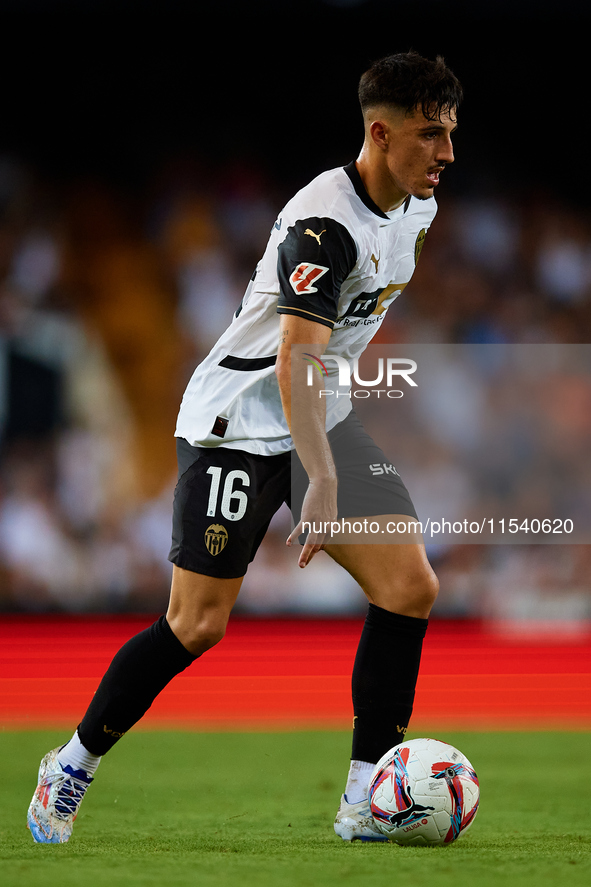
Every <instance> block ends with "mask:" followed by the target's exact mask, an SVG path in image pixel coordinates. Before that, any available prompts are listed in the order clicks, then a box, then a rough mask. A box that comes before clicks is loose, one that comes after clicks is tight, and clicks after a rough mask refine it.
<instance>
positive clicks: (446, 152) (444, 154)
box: [436, 136, 455, 163]
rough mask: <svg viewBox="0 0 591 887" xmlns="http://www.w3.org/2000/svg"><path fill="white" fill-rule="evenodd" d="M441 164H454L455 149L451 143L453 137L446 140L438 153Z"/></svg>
mask: <svg viewBox="0 0 591 887" xmlns="http://www.w3.org/2000/svg"><path fill="white" fill-rule="evenodd" d="M436 159H437V160H438V161H439V162H440V163H453V162H454V159H455V158H454V149H453V145H452V141H451V137H450V136H448V137H447V138H446V139H444V140H443V141H442V142H441V143H440V145H439V150H438V151H437V158H436Z"/></svg>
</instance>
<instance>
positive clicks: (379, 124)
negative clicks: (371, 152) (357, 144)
mask: <svg viewBox="0 0 591 887" xmlns="http://www.w3.org/2000/svg"><path fill="white" fill-rule="evenodd" d="M369 135H370V137H371V140H372V142H373V143H374V145H376V147H377V148H379V149H380V151H387V150H388V142H389V126H388V124H387V123H385V122H384V121H383V120H374V121H373V122H372V123H371V124H370V126H369Z"/></svg>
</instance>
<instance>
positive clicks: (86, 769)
mask: <svg viewBox="0 0 591 887" xmlns="http://www.w3.org/2000/svg"><path fill="white" fill-rule="evenodd" d="M461 97H462V90H461V86H460V84H459V82H458V80H457V79H456V77H455V76H454V74H453V73H452V72H451V71H450V70H449V69H448V68H447V66H446V65H445V63H444V60H443V59H442V58H441V57H438V58H437V59H435V60H434V61H433V60H428V59H425V58H422V57H421V56H420V55H418V54H417V53H415V52H408V53H400V54H395V55H391V56H388V57H386V58H383V59H381V60H379V61H377V62H375V63H374V64H373V65H372V66H371V67H370V69H369V70H368V71H366V72H365V73H364V74H363V75H362V77H361V80H360V84H359V100H360V104H361V110H362V114H363V120H364V126H365V137H364V142H363V146H362V149H361V152H360V154H359V156H358V158H357V160H356V161H353V162H351V163H349V164H348V165H347V166H345V167H344V168H338V169H333V170H330V171H328V172H325V173H323V174H321V175H320V176H318V177H317V178H315V179H314V180H313V181H312V182H311V183H310V184H309V185H307V186H306V187H304V188H303V189H302V190H301V191H299V192H298V193H297V194H296V195H295V197H293V198H292V199H291V200H290V201H289V202H288V203H287V205H286V206H285V207H284V208H283V210H282V211H281V212H280V213H279V216H278V218H277V221H276V222H275V224H274V226H273V229H272V231H271V235H270V239H269V242H268V245H267V248H266V251H265V253H264V255H263V257H262V259H261V261H260V262H259V264H258V266H257V268H256V271H255V273H254V274H253V276H252V279H251V281H250V283H249V285H248V288H247V290H246V293H245V295H244V298H243V300H242V303H241V305H240V306H239V307H238V309H237V311H236V314H235V316H234V318H233V320H232V323H231V324H230V326H229V327H228V329H227V330H226V332H225V333H224V334H223V335H222V336H221V338H220V339H219V341H218V342H217V343H216V344H215V345H214V347H213V348H212V350H211V352H210V354H209V355H208V356H207V357H206V358H205V360H204V361H203V362H202V363H201V364H200V365H199V366H198V367H197V369H196V370H195V373H194V374H193V376H192V378H191V380H190V382H189V384H188V386H187V389H186V391H185V394H184V396H183V400H182V404H181V407H180V412H179V416H178V423H177V428H176V432H175V434H176V438H177V454H178V464H179V479H178V484H177V487H176V490H175V495H174V507H173V540H172V548H171V552H170V560H171V561H172V563H173V575H172V587H171V594H170V603H169V607H168V610H167V613H166V615H163V616H161V617H160V619H158V621H157V622H155V623H154V624H153V625H152V626H151V627H150V628H148V629H146V630H145V631H142V632H141V633H140V634H138V635H136V636H135V637H133V638H131V640H129V641H128V642H127V643H126V644H124V646H123V647H122V648H121V650H119V652H118V653H117V654H116V655H115V657H114V659H113V661H112V663H111V665H110V666H109V668H108V670H107V672H106V673H105V675H104V677H103V679H102V681H101V683H100V685H99V687H98V689H97V691H96V693H95V695H94V697H93V698H92V700H91V702H90V705H89V707H88V709H87V711H86V713H85V714H84V717H83V718H82V721H81V722H80V724H79V726H78V728H77V730H76V731H75V733H74V735H73V737H72V739H70V741H69V742H67V743H66V744H65V745H64V746H62V747H61V748H57V749H54V750H53V751H51V752H49V753H48V754H47V755H46V756H45V757H44V758H43V760H42V762H41V766H40V770H39V784H38V786H37V790H36V791H35V794H34V796H33V800H32V802H31V805H30V807H29V812H28V819H27V824H28V827H29V828H30V830H31V832H32V835H33V838H34V840H35V841H38V842H44V843H59V842H64V841H67V840H68V839H69V837H70V835H71V832H72V825H73V820H74V818H75V816H76V813H77V812H78V808H79V805H80V802H81V801H82V799H83V797H84V794H85V792H86V790H87V788H88V786H89V785H90V783H91V782H92V780H93V777H94V773H95V771H96V769H97V766H98V764H99V761H100V760H101V756H102V755H104V754H105V753H106V752H108V751H109V750H110V749H111V748H112V746H113V745H115V743H116V742H117V741H118V740H119V739H120V738H121V737H122V736H123V735H124V734H125V733H126V732H127V731H128V730H129V729H130V728H131V727H132V726H133V725H134V724H135V723H136V722H137V721H138V720H139V719H140V718H141V717H142V716H143V715H144V713H145V712H146V711H147V709H148V708H149V707H150V705H151V704H152V702H153V701H154V699H155V697H156V696H157V695H158V693H160V691H161V690H162V689H163V688H164V687H165V686H166V685H167V684H168V682H169V681H170V680H171V679H172V678H173V677H174V676H175V675H177V674H179V672H181V671H183V670H184V669H185V668H187V667H188V666H189V665H190V664H191V663H192V662H193V661H194V660H195V659H196V658H198V657H199V656H201V655H202V654H204V653H205V652H206V651H207V650H208V649H210V648H211V647H212V646H213V645H214V644H217V643H218V642H219V641H220V640H221V639H222V637H223V636H224V632H225V628H226V624H227V622H228V618H229V616H230V612H231V610H232V607H233V605H234V603H235V601H236V598H237V595H238V593H239V590H240V585H241V582H242V579H243V577H244V575H245V573H246V570H247V567H248V564H249V562H250V561H251V560H252V559H253V557H254V556H255V553H256V550H257V548H258V546H259V544H260V542H261V540H262V539H263V537H264V535H265V532H266V529H267V527H268V525H269V522H270V520H271V518H272V516H273V515H274V514H275V512H276V511H277V510H278V509H279V508H280V507H281V505H282V504H283V503H284V502H287V503H288V504H289V505H290V507H291V509H292V514H293V522H294V525H295V527H294V530H293V532H292V533H291V534H290V536H289V538H288V540H287V544H288V545H292V544H295V543H297V541H298V540H299V539H301V540H302V545H301V548H300V553H299V560H298V563H299V566H300V567H303V568H305V567H306V565H307V564H308V563H309V562H310V560H311V558H312V557H314V556H315V555H316V553H317V552H318V551H319V550H320V549H321V548H322V549H324V551H325V552H326V553H327V554H328V555H329V556H330V557H331V558H333V559H334V560H335V561H336V563H338V564H340V565H341V566H342V567H343V568H344V569H345V570H347V571H348V572H349V573H350V574H351V575H352V576H353V577H354V578H355V580H356V581H357V582H358V583H359V585H360V587H361V589H362V590H363V592H364V593H365V595H366V596H367V599H368V602H369V605H368V613H367V618H366V620H365V623H364V626H363V630H362V633H361V638H360V642H359V648H358V651H357V655H356V658H355V663H354V668H353V676H352V695H353V712H354V720H353V724H354V729H353V745H352V754H351V762H350V769H349V775H348V777H347V780H346V785H345V791H344V794H343V796H342V798H341V804H340V808H339V811H338V813H337V817H336V820H335V831H336V833H337V835H339V836H340V837H341V838H343V839H344V840H347V841H351V840H356V839H361V840H385V838H384V837H383V836H382V835H380V834H379V833H378V831H377V829H376V827H375V826H374V824H373V820H372V817H371V814H370V810H369V805H368V800H367V786H368V780H369V775H370V773H371V771H372V769H373V767H374V765H375V764H376V762H377V761H378V759H379V758H380V757H381V755H382V754H384V753H385V752H386V751H387V750H388V749H389V748H391V747H392V746H394V745H396V744H398V743H400V742H402V741H404V735H405V733H406V729H407V726H408V723H409V718H410V715H411V711H412V705H413V699H414V692H415V684H416V680H417V675H418V670H419V662H420V656H421V648H422V643H423V638H424V635H425V631H426V628H427V620H428V616H429V613H430V610H431V607H432V605H433V602H434V600H435V597H436V594H437V588H438V583H437V578H436V576H435V574H434V573H433V570H432V569H431V566H430V564H429V562H428V560H427V557H426V554H425V549H424V545H423V543H422V539H421V538H420V537H419V538H414V537H409V541H405V542H404V544H394V543H392V542H390V544H367V540H363V539H361V540H358V541H356V540H355V539H354V538H345V537H343V536H342V535H341V536H339V535H338V534H335V535H334V536H330V535H326V534H325V533H323V532H322V528H323V526H324V525H325V524H326V523H327V522H334V521H335V520H336V519H337V518H341V519H352V518H357V519H361V518H368V519H371V520H372V521H377V522H378V523H379V524H380V526H385V525H386V524H387V522H388V521H392V520H393V521H396V522H400V521H401V520H405V519H406V520H408V519H409V518H410V519H416V513H415V509H414V507H413V505H412V502H411V499H410V497H409V494H408V492H407V490H406V488H405V486H404V484H403V482H402V480H401V478H400V476H399V475H398V473H397V472H396V471H395V469H394V468H393V466H392V465H391V462H390V459H388V458H387V456H386V455H385V454H384V453H383V452H382V450H381V449H380V448H379V446H378V445H377V444H376V443H374V441H373V440H372V439H371V438H370V437H369V435H368V434H367V433H366V432H365V431H364V429H363V427H362V426H361V424H360V422H359V420H358V419H357V417H356V415H355V413H354V411H353V409H352V401H351V399H350V398H347V397H338V398H334V399H332V400H331V399H328V400H327V398H325V397H320V396H319V395H320V389H321V388H322V387H326V388H329V387H330V385H329V383H328V382H327V381H326V378H325V379H324V381H323V382H320V381H319V380H318V375H317V374H315V373H314V372H313V373H312V374H311V375H308V374H307V368H308V362H307V361H306V360H304V359H303V358H304V357H306V356H307V357H308V358H310V360H315V361H317V358H319V359H320V363H321V365H323V366H324V367H325V369H326V370H327V372H329V374H330V373H333V370H332V368H331V369H330V370H329V366H330V365H331V363H332V364H334V363H335V361H332V362H331V361H330V360H329V358H330V356H331V355H334V356H335V358H340V359H343V358H344V359H346V360H348V361H350V360H352V359H354V358H355V357H356V356H358V355H359V354H360V353H361V352H362V351H363V349H364V348H365V347H366V346H367V344H368V343H369V342H370V341H371V339H372V337H373V335H374V334H375V333H376V331H377V330H378V329H379V328H380V325H381V324H382V323H383V320H384V317H385V314H386V311H387V310H388V307H389V306H390V304H391V303H392V302H393V301H394V299H395V298H396V297H397V296H398V295H399V294H400V292H401V291H402V290H403V288H404V287H405V286H406V284H407V283H408V281H409V280H410V278H411V275H412V273H413V270H414V267H415V264H416V262H417V259H418V256H419V253H420V250H421V247H422V244H423V241H424V238H425V234H426V232H427V231H428V229H429V226H430V225H431V222H432V221H433V218H434V216H435V213H436V203H435V199H434V196H433V192H434V189H435V188H436V186H437V184H438V182H439V176H440V174H441V173H442V171H443V170H444V168H445V167H446V166H447V164H448V163H451V162H453V159H454V156H453V150H452V142H451V136H452V133H453V131H454V130H455V127H456V114H457V108H458V105H459V103H460V100H461ZM312 377H314V378H312ZM333 378H334V376H333ZM309 383H310V384H309ZM335 384H336V382H335ZM293 452H295V458H294V459H293V462H292V455H293ZM375 463H379V464H380V465H384V466H389V468H390V470H386V471H384V472H383V473H382V474H379V475H375V474H374V473H372V472H371V470H370V467H369V466H370V465H375ZM304 524H305V525H306V527H307V528H310V526H311V528H312V531H311V532H308V534H307V536H306V535H305V533H303V532H302V531H303V530H304ZM319 526H320V531H317V528H318V527H319Z"/></svg>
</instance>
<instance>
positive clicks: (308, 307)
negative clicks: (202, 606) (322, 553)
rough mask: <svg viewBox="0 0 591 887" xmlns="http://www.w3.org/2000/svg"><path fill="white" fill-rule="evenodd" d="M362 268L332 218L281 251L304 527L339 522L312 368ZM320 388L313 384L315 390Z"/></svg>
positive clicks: (310, 224) (285, 347) (288, 394)
mask: <svg viewBox="0 0 591 887" xmlns="http://www.w3.org/2000/svg"><path fill="white" fill-rule="evenodd" d="M356 261H357V247H356V245H355V243H354V241H353V238H352V236H351V234H350V233H349V231H348V229H347V228H346V227H345V226H344V225H343V224H341V223H340V222H337V221H336V220H335V219H333V218H329V217H317V216H313V217H312V216H311V217H308V218H305V219H300V220H298V221H297V222H295V224H293V225H292V226H290V227H289V229H288V231H287V234H286V237H285V239H284V241H283V242H282V243H281V244H280V245H279V248H278V259H277V275H278V278H279V284H280V290H281V291H280V296H279V302H278V306H277V310H278V312H279V314H280V315H281V338H280V345H279V354H278V359H277V367H276V372H277V378H278V380H279V388H280V391H281V398H282V402H283V409H284V411H285V416H286V418H287V422H288V425H289V428H290V432H291V436H292V439H293V442H294V445H295V448H296V451H297V453H298V456H299V457H300V459H301V462H302V465H303V466H304V468H305V470H306V472H307V473H308V478H309V487H308V490H307V492H306V495H305V497H304V502H303V506H302V515H301V520H300V523H299V524H298V526H297V527H296V528H295V530H294V531H293V533H292V534H291V535H290V537H289V539H288V540H287V541H288V545H290V544H291V543H292V542H293V540H294V539H297V536H298V535H299V533H300V532H301V525H302V523H303V522H307V521H309V522H310V523H316V525H317V526H318V524H319V523H322V524H323V525H324V524H325V523H326V522H328V521H334V520H336V518H337V498H336V496H337V493H336V491H337V477H336V471H335V467H334V463H333V459H332V454H331V450H330V445H329V443H328V439H327V436H326V406H325V400H324V398H322V397H320V396H319V392H320V389H321V387H322V384H321V380H320V377H319V376H318V375H317V374H315V373H314V374H312V376H311V379H310V380H309V379H308V374H307V370H308V366H309V361H308V360H307V359H306V357H309V356H310V355H316V356H317V357H320V356H321V355H322V353H323V351H324V347H325V346H326V344H327V343H328V340H329V338H330V335H331V332H332V328H333V326H334V323H335V321H336V319H337V315H338V303H339V298H340V292H341V286H342V284H343V282H344V281H345V279H346V278H347V276H348V275H349V274H350V272H351V270H352V268H353V267H354V265H355V263H356ZM308 381H312V384H311V385H310V384H308ZM323 540H324V534H312V533H310V534H308V538H307V541H306V544H305V545H304V547H303V549H302V552H301V555H300V559H299V564H300V566H301V567H304V566H306V564H307V563H309V561H310V559H311V558H312V557H313V556H314V554H315V553H316V552H317V551H318V550H319V549H320V548H321V545H322V542H323Z"/></svg>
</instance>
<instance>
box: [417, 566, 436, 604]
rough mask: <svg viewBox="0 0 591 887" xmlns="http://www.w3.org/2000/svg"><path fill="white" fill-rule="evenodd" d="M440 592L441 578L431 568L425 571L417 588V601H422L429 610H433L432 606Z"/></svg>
mask: <svg viewBox="0 0 591 887" xmlns="http://www.w3.org/2000/svg"><path fill="white" fill-rule="evenodd" d="M438 594H439V579H438V578H437V576H436V575H435V573H434V572H433V570H431V569H430V568H429V569H428V570H425V571H424V572H423V574H422V576H421V579H420V582H419V583H418V587H417V589H416V600H417V603H421V604H422V606H423V607H424V608H425V609H426V610H427V611H428V612H431V608H432V606H433V604H434V603H435V601H436V600H437V595H438Z"/></svg>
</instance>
